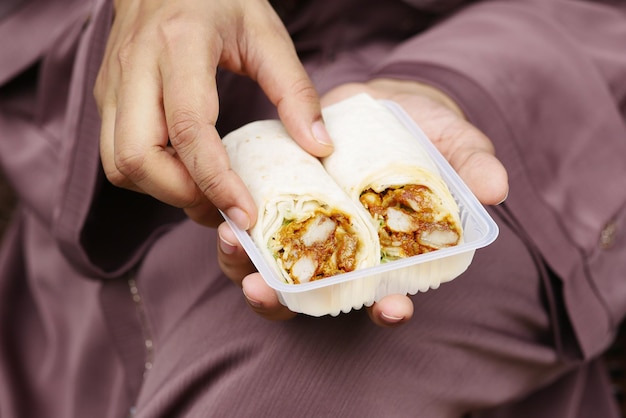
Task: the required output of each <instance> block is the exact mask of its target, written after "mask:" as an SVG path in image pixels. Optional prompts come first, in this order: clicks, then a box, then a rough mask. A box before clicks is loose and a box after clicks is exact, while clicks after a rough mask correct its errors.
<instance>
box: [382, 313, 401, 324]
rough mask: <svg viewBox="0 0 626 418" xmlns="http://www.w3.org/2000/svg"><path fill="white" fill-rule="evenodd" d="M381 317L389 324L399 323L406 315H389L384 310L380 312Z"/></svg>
mask: <svg viewBox="0 0 626 418" xmlns="http://www.w3.org/2000/svg"><path fill="white" fill-rule="evenodd" d="M380 317H381V318H382V319H383V321H385V322H386V323H387V324H397V323H398V322H400V321H402V320H403V319H404V317H403V316H402V317H397V316H391V315H388V314H386V313H384V312H381V313H380Z"/></svg>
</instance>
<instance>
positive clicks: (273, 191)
mask: <svg viewBox="0 0 626 418" xmlns="http://www.w3.org/2000/svg"><path fill="white" fill-rule="evenodd" d="M223 143H224V147H225V148H226V151H227V153H228V156H229V158H230V163H231V167H232V169H233V170H234V171H235V172H236V173H237V174H238V175H239V176H240V177H241V178H242V180H243V182H244V183H245V185H246V187H247V188H248V190H249V191H250V193H251V195H252V197H253V199H254V201H255V203H256V205H257V207H258V209H259V215H258V220H257V223H256V224H255V226H254V227H253V228H252V229H251V230H250V231H249V233H250V236H251V238H252V240H253V241H254V242H255V244H256V245H257V247H258V248H259V250H260V251H261V253H262V254H263V257H264V258H265V259H266V260H267V262H268V263H269V264H270V265H271V266H273V267H274V268H275V269H276V270H277V272H278V273H279V276H280V277H282V278H283V279H284V280H285V281H286V282H288V283H296V284H297V283H303V282H308V281H312V280H317V279H321V278H324V277H328V276H332V275H335V274H339V273H344V272H349V271H352V270H355V269H357V268H364V267H369V266H373V265H376V264H379V262H380V257H379V254H380V247H379V244H378V239H377V232H376V229H375V228H374V227H373V225H372V224H371V222H370V221H369V219H368V216H369V215H368V214H367V213H366V211H365V210H364V209H363V208H362V207H361V206H359V205H356V204H355V203H354V202H353V201H352V200H351V199H350V198H349V197H348V196H347V195H346V194H345V193H344V192H343V191H342V190H341V188H340V187H339V186H338V185H337V184H336V183H335V182H334V181H333V179H332V178H331V177H330V176H329V175H328V173H327V172H326V171H325V170H324V167H323V166H322V164H321V162H320V161H319V160H318V159H317V158H315V157H313V156H312V155H310V154H308V153H307V152H306V151H304V150H303V149H302V148H300V146H299V145H297V144H296V143H295V142H294V140H293V139H292V138H291V137H290V136H289V135H288V134H287V132H286V130H285V128H284V127H283V125H282V124H281V123H280V122H279V121H277V120H265V121H257V122H252V123H250V124H248V125H245V126H243V127H241V128H239V129H237V130H235V131H233V132H231V133H229V134H228V135H226V136H225V137H224V138H223Z"/></svg>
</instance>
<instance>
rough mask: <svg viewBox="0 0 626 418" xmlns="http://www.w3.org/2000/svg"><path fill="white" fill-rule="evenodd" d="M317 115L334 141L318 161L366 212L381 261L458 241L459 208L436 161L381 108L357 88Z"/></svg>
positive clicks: (412, 135)
mask: <svg viewBox="0 0 626 418" xmlns="http://www.w3.org/2000/svg"><path fill="white" fill-rule="evenodd" d="M323 116H324V120H325V123H326V127H327V129H328V132H329V134H330V136H331V138H332V139H333V142H334V145H335V150H334V152H333V153H332V154H331V155H330V156H328V157H326V158H324V159H322V163H323V165H324V168H325V169H326V171H327V172H328V173H329V174H330V175H331V176H332V177H333V179H334V180H335V182H336V183H337V184H339V186H341V188H342V189H343V190H344V191H345V192H346V193H347V194H348V195H349V196H350V198H351V199H352V201H354V202H356V203H361V204H364V205H365V207H366V208H367V209H368V210H369V211H370V214H371V215H372V220H373V221H374V223H375V224H376V227H377V228H378V232H379V238H380V245H381V249H382V255H381V257H382V259H383V260H382V261H383V262H385V261H390V260H394V259H398V258H405V257H410V256H412V255H417V254H421V253H424V252H429V251H433V250H436V249H440V248H444V247H449V246H454V245H457V244H458V243H460V242H461V241H462V228H461V221H460V219H459V208H458V206H457V203H456V201H455V200H454V198H453V196H452V194H451V193H450V191H449V189H448V187H447V185H446V184H445V182H444V181H443V180H442V178H441V176H440V174H439V170H438V168H437V166H436V164H435V163H434V161H433V160H432V159H431V158H430V156H429V154H428V153H427V151H426V150H425V149H424V147H423V146H422V145H421V144H420V143H419V142H418V140H417V139H416V138H415V136H414V134H413V133H412V132H411V131H409V130H408V129H407V128H406V126H405V125H404V124H403V123H402V122H401V121H400V120H399V119H398V118H397V117H396V116H395V115H394V114H393V113H392V112H391V111H390V110H389V109H388V108H387V107H385V106H384V105H383V104H382V103H380V102H379V101H377V100H374V99H373V98H372V97H370V96H369V95H366V94H359V95H356V96H353V97H351V98H349V99H347V100H344V101H342V102H339V103H336V104H334V105H331V106H329V107H327V108H325V109H324V110H323Z"/></svg>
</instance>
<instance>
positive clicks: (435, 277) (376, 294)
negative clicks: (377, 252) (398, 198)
mask: <svg viewBox="0 0 626 418" xmlns="http://www.w3.org/2000/svg"><path fill="white" fill-rule="evenodd" d="M381 103H383V104H384V105H385V106H387V108H389V109H390V111H391V112H393V113H394V114H395V115H396V117H397V118H398V119H399V120H400V121H401V122H402V123H403V124H404V125H405V126H406V127H407V129H409V131H411V132H412V134H413V135H414V136H415V140H416V141H419V142H420V143H421V144H422V145H423V146H424V148H425V149H426V150H427V151H428V153H429V155H430V156H431V158H432V159H433V160H434V161H435V164H437V166H438V168H439V170H440V174H441V176H442V178H443V180H444V181H445V182H446V184H447V185H448V187H449V189H450V192H451V193H452V195H453V196H454V199H455V200H456V202H457V204H458V206H459V209H460V216H461V223H462V226H463V234H464V236H463V242H462V243H460V244H458V245H456V246H454V247H449V248H443V249H440V250H437V251H433V252H429V253H425V254H420V255H416V256H413V257H409V258H405V259H401V260H396V261H392V262H388V263H385V264H381V265H378V266H374V267H368V268H364V269H360V270H356V271H353V272H350V273H344V274H340V275H337V276H333V277H327V278H325V279H321V280H315V281H312V282H308V283H302V284H289V283H285V282H284V281H283V279H282V278H280V277H279V276H278V275H277V274H276V273H275V271H274V269H273V268H272V267H271V266H269V265H268V264H267V262H266V260H265V259H264V257H263V256H262V255H261V253H260V252H259V249H258V248H257V246H256V244H255V243H254V242H253V241H252V238H250V235H248V233H247V232H246V231H243V230H241V229H239V228H237V227H236V226H235V225H234V224H233V222H232V221H231V220H230V219H229V218H228V217H227V216H225V215H224V214H222V215H223V216H224V219H226V222H228V224H229V225H230V226H231V228H232V229H233V231H234V232H235V234H236V236H237V238H238V239H239V241H240V242H241V245H242V246H243V248H244V249H245V250H246V252H247V254H248V256H249V257H250V259H251V261H252V262H253V263H254V265H255V267H256V268H257V270H258V271H259V273H261V275H262V276H263V278H264V280H265V281H266V282H267V284H268V285H269V286H270V287H272V288H273V289H274V290H276V292H277V294H278V298H279V300H280V302H281V303H282V304H283V305H285V306H287V307H288V308H289V309H290V310H291V311H293V312H299V313H303V314H307V315H311V316H323V315H332V316H336V315H339V313H341V312H349V311H350V310H352V309H360V308H362V307H363V306H370V305H371V304H372V303H374V302H375V301H379V300H380V299H382V298H383V297H384V296H387V295H390V294H404V295H406V294H410V295H414V294H416V293H418V292H426V291H427V290H429V289H437V288H438V287H439V285H440V284H441V283H445V282H449V281H451V280H453V279H455V278H456V277H458V276H459V275H460V274H461V273H463V272H464V271H465V270H466V269H467V267H468V266H469V265H470V263H471V262H472V259H473V258H474V253H475V251H476V250H477V249H479V248H482V247H485V246H487V245H489V244H491V243H492V242H493V241H494V240H495V239H496V238H497V236H498V226H497V224H496V223H495V222H494V221H493V219H492V218H491V217H490V216H489V214H488V213H487V211H486V210H485V208H484V207H483V206H482V204H481V203H480V202H479V201H478V200H477V199H476V197H475V196H474V195H473V194H472V192H471V191H470V190H469V188H468V187H467V186H466V185H465V183H464V182H463V180H461V178H460V177H459V176H458V174H457V173H456V172H455V171H454V169H453V168H452V167H451V166H450V164H449V163H448V162H447V160H446V159H445V158H444V157H443V156H442V155H441V153H440V152H439V151H438V150H437V149H436V148H435V146H434V145H433V144H432V143H431V142H430V140H429V139H428V138H427V137H426V135H425V134H424V133H423V132H422V130H421V129H420V128H419V127H418V126H417V125H416V124H415V123H414V122H413V120H412V119H411V118H410V117H409V116H408V115H407V114H406V113H405V112H404V110H403V109H402V108H401V107H400V106H399V105H397V104H396V103H394V102H390V101H381Z"/></svg>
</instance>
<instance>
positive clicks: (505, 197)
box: [496, 190, 509, 206]
mask: <svg viewBox="0 0 626 418" xmlns="http://www.w3.org/2000/svg"><path fill="white" fill-rule="evenodd" d="M508 197H509V191H508V190H507V191H506V195H505V196H504V199H502V200H501V201H499V202H498V203H496V206H497V205H501V204H503V203H504V202H505V201H506V199H507V198H508Z"/></svg>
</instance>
